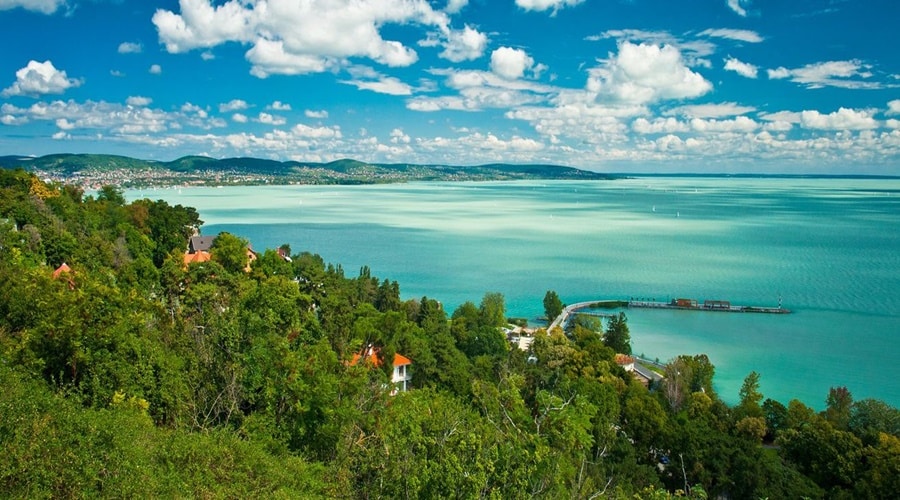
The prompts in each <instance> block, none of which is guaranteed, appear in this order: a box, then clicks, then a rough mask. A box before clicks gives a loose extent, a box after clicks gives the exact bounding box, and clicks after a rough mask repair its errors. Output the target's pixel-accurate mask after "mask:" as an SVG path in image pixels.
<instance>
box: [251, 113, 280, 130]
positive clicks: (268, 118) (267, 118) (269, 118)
mask: <svg viewBox="0 0 900 500" xmlns="http://www.w3.org/2000/svg"><path fill="white" fill-rule="evenodd" d="M256 121H258V122H259V123H264V124H266V125H275V126H276V127H277V126H280V125H284V124H285V123H287V120H285V119H284V117H281V116H277V115H272V114H269V113H260V114H259V116H257V118H256Z"/></svg>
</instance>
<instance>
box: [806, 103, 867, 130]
mask: <svg viewBox="0 0 900 500" xmlns="http://www.w3.org/2000/svg"><path fill="white" fill-rule="evenodd" d="M872 114H873V113H872V111H869V110H855V109H848V108H840V109H838V110H837V111H835V112H833V113H827V114H823V113H820V112H818V111H815V110H812V111H802V112H801V113H800V124H801V125H802V126H803V128H808V129H820V130H869V129H875V128H878V121H877V120H875V119H874V118H872Z"/></svg>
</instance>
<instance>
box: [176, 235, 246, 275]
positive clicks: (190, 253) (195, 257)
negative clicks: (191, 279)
mask: <svg viewBox="0 0 900 500" xmlns="http://www.w3.org/2000/svg"><path fill="white" fill-rule="evenodd" d="M215 239H216V237H215V236H200V235H194V236H191V239H190V241H188V249H187V251H186V252H184V267H185V269H186V268H187V267H188V266H189V265H191V264H200V263H202V262H209V261H210V260H212V254H211V253H210V250H211V249H212V244H213V240H215ZM257 257H258V256H257V255H256V252H254V251H253V248H251V247H250V246H249V245H248V246H247V265H246V266H245V267H244V271H245V272H248V273H249V272H250V269H251V268H250V266H251V264H253V262H254V261H255V260H256V259H257Z"/></svg>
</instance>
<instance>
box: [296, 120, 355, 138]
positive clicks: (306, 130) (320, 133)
mask: <svg viewBox="0 0 900 500" xmlns="http://www.w3.org/2000/svg"><path fill="white" fill-rule="evenodd" d="M291 132H292V133H293V134H294V135H296V136H298V137H305V138H308V139H340V138H342V137H343V135H342V134H341V129H340V127H310V126H309V125H304V124H302V123H298V124H297V125H294V127H293V128H292V129H291Z"/></svg>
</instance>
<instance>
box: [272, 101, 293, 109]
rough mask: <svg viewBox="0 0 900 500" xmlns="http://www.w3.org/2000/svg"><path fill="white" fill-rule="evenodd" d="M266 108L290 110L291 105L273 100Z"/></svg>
mask: <svg viewBox="0 0 900 500" xmlns="http://www.w3.org/2000/svg"><path fill="white" fill-rule="evenodd" d="M268 108H269V109H274V110H275V111H290V110H291V105H290V104H288V103H286V102H281V101H274V102H272V104H270V105H269V106H268Z"/></svg>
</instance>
